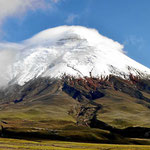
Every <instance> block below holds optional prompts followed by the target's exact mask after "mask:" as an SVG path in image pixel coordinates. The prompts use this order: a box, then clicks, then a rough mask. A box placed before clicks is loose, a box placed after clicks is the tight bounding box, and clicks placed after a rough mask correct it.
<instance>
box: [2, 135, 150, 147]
mask: <svg viewBox="0 0 150 150" xmlns="http://www.w3.org/2000/svg"><path fill="white" fill-rule="evenodd" d="M27 149H28V150H150V146H146V145H116V144H93V143H77V142H63V141H43V140H42V141H40V140H35V141H30V140H22V139H8V138H0V150H27Z"/></svg>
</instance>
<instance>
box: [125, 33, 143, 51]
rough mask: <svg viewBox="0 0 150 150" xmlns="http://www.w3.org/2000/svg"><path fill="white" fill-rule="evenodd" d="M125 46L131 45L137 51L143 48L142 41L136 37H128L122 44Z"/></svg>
mask: <svg viewBox="0 0 150 150" xmlns="http://www.w3.org/2000/svg"><path fill="white" fill-rule="evenodd" d="M123 44H124V45H125V46H127V45H132V46H134V47H136V48H137V50H142V48H143V47H144V39H143V38H142V37H137V36H133V35H132V36H129V37H128V38H127V39H126V40H125V41H124V43H123Z"/></svg>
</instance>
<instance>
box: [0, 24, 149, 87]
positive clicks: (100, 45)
mask: <svg viewBox="0 0 150 150" xmlns="http://www.w3.org/2000/svg"><path fill="white" fill-rule="evenodd" d="M2 47H4V48H5V49H11V47H13V48H12V49H13V50H16V54H15V57H14V58H13V62H11V63H9V65H7V75H5V76H4V77H3V78H5V79H4V80H6V81H7V82H6V83H12V84H13V83H17V84H19V85H23V84H24V83H25V82H28V81H29V80H31V79H34V78H37V77H39V76H41V77H52V78H61V77H62V76H63V75H64V74H66V75H70V76H74V77H82V78H84V77H86V76H88V77H89V76H93V77H100V76H107V75H110V74H113V75H116V76H120V77H122V78H128V77H129V75H130V74H133V75H135V76H140V77H142V78H149V77H150V69H149V68H147V67H145V66H143V65H142V64H140V63H138V62H136V61H134V60H132V59H131V58H129V57H128V56H127V55H126V54H125V53H124V51H123V45H121V44H119V43H118V42H115V41H113V40H111V39H109V38H107V37H104V36H102V35H100V34H99V33H98V31H96V30H95V29H88V28H86V27H81V26H60V27H56V28H52V29H47V30H45V31H42V32H40V33H39V34H37V35H35V36H33V37H32V38H30V39H28V40H25V41H23V42H21V43H19V44H16V43H9V44H8V43H3V44H0V49H2ZM0 65H1V63H0ZM0 69H1V68H0ZM0 77H1V76H0Z"/></svg>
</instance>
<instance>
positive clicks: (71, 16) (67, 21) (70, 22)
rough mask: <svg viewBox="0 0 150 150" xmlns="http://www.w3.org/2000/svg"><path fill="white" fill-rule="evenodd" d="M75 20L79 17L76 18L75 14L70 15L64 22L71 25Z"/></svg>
mask: <svg viewBox="0 0 150 150" xmlns="http://www.w3.org/2000/svg"><path fill="white" fill-rule="evenodd" d="M77 18H79V16H78V15H77V14H70V15H69V16H68V17H67V19H66V21H65V22H66V23H67V24H72V23H74V22H75V20H76V19H77Z"/></svg>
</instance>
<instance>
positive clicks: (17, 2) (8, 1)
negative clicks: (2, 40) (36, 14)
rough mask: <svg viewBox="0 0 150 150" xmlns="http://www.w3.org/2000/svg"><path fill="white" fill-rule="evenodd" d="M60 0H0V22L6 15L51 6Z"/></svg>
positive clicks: (21, 13) (15, 14)
mask: <svg viewBox="0 0 150 150" xmlns="http://www.w3.org/2000/svg"><path fill="white" fill-rule="evenodd" d="M59 1H60V0H0V24H2V23H3V21H5V19H6V18H7V17H12V16H20V15H23V14H25V13H26V12H27V11H28V10H32V11H36V10H37V9H47V8H52V5H53V4H54V3H58V2H59Z"/></svg>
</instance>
